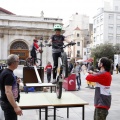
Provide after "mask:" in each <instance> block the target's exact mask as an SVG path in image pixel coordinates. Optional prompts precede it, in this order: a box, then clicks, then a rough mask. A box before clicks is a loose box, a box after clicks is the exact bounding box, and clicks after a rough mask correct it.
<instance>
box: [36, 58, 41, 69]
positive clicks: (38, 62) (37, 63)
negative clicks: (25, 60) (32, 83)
mask: <svg viewBox="0 0 120 120" xmlns="http://www.w3.org/2000/svg"><path fill="white" fill-rule="evenodd" d="M35 65H36V66H37V67H40V66H41V59H39V58H36V59H35Z"/></svg>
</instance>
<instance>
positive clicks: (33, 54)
mask: <svg viewBox="0 0 120 120" xmlns="http://www.w3.org/2000/svg"><path fill="white" fill-rule="evenodd" d="M36 51H39V52H40V53H42V51H41V48H40V47H39V45H38V40H37V39H36V38H35V39H34V40H33V45H32V50H31V51H30V54H31V58H32V59H33V61H34V65H35V59H37V54H36Z"/></svg>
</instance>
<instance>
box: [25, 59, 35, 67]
mask: <svg viewBox="0 0 120 120" xmlns="http://www.w3.org/2000/svg"><path fill="white" fill-rule="evenodd" d="M32 65H33V64H32V58H27V59H26V66H28V67H30V66H32Z"/></svg>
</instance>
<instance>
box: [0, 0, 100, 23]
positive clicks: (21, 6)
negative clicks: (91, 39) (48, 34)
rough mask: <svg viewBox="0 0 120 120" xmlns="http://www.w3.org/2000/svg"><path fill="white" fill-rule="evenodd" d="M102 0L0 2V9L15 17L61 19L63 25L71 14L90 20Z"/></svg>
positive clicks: (17, 0) (13, 0)
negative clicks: (86, 17)
mask: <svg viewBox="0 0 120 120" xmlns="http://www.w3.org/2000/svg"><path fill="white" fill-rule="evenodd" d="M101 5H102V0H0V7H2V8H4V9H7V10H8V11H11V12H13V13H15V14H16V15H25V16H37V17H39V16H40V13H41V11H43V12H44V17H52V18H58V17H59V18H62V19H63V23H64V24H65V23H66V22H67V21H68V20H69V18H70V17H71V16H72V14H75V13H78V14H85V15H87V16H89V17H90V22H91V23H92V22H93V21H92V18H93V16H94V15H95V14H96V12H97V9H98V8H99V7H101Z"/></svg>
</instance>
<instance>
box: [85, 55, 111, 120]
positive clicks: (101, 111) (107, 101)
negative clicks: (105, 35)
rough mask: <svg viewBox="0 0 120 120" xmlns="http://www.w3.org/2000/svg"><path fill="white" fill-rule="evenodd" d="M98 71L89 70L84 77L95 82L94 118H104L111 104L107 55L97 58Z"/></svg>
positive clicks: (95, 119) (97, 119) (109, 67)
mask: <svg viewBox="0 0 120 120" xmlns="http://www.w3.org/2000/svg"><path fill="white" fill-rule="evenodd" d="M98 67H100V72H99V73H96V74H95V73H94V72H90V73H91V74H89V75H88V76H87V77H86V80H87V81H91V82H96V88H95V97H94V105H95V111H94V120H106V117H107V115H108V110H109V108H110V106H111V93H110V86H111V80H112V77H111V74H110V69H111V62H110V60H109V59H108V58H107V57H102V58H101V59H100V60H99V63H98Z"/></svg>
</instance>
